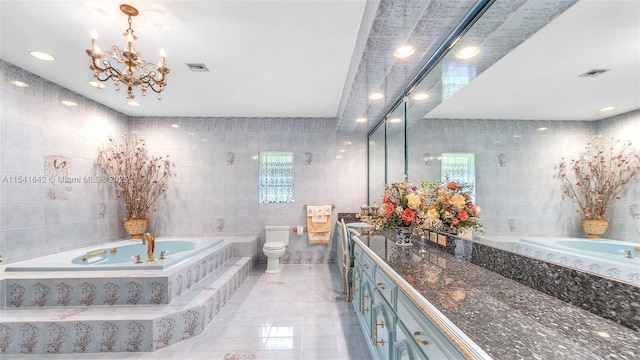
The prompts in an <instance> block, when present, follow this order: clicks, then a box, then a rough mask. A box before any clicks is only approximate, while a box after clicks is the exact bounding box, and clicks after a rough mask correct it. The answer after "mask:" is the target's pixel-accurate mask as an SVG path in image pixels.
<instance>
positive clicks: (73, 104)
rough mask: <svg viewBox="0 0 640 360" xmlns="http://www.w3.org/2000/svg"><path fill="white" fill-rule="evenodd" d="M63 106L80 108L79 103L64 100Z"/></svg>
mask: <svg viewBox="0 0 640 360" xmlns="http://www.w3.org/2000/svg"><path fill="white" fill-rule="evenodd" d="M62 105H64V106H78V103H76V102H73V101H69V100H62Z"/></svg>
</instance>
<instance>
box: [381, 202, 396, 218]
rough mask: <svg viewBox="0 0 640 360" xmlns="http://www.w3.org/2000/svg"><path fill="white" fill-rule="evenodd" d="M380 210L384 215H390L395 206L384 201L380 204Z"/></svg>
mask: <svg viewBox="0 0 640 360" xmlns="http://www.w3.org/2000/svg"><path fill="white" fill-rule="evenodd" d="M380 210H381V211H382V213H383V214H384V216H386V217H391V215H393V212H394V211H395V208H394V207H393V205H391V204H389V203H386V204H382V209H380Z"/></svg>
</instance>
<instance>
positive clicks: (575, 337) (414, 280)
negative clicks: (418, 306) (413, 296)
mask: <svg viewBox="0 0 640 360" xmlns="http://www.w3.org/2000/svg"><path fill="white" fill-rule="evenodd" d="M360 239H362V241H363V243H364V244H365V245H367V246H369V248H370V249H371V250H372V251H373V252H375V253H376V254H377V255H378V256H379V257H380V258H382V259H383V260H385V261H386V262H387V264H389V266H390V267H391V268H392V269H393V270H394V271H395V272H397V273H398V274H399V275H400V276H401V277H402V278H403V279H405V280H406V281H407V282H408V283H409V284H410V285H412V286H413V287H414V288H415V289H416V290H417V291H418V292H419V293H420V294H422V296H424V297H425V299H427V300H428V301H429V302H430V303H431V304H433V305H434V306H435V307H436V308H437V309H438V310H439V311H440V312H442V313H443V314H444V315H445V316H446V317H447V318H448V319H449V320H451V322H453V323H454V324H455V325H456V326H457V327H458V328H459V329H460V330H461V331H462V332H464V333H465V334H466V335H467V336H468V337H469V338H471V339H472V340H473V341H474V342H475V343H476V344H477V345H478V346H480V347H481V348H482V349H483V350H484V351H485V352H487V353H488V354H489V355H490V356H491V357H492V358H494V359H496V360H497V359H505V360H514V359H562V360H567V359H629V360H631V359H640V333H638V332H636V331H634V330H631V329H629V328H626V327H624V326H622V325H619V324H617V323H615V322H613V321H610V320H607V319H604V318H602V317H599V316H597V315H594V314H592V313H590V312H588V311H585V310H582V309H580V308H577V307H575V306H573V305H570V304H568V303H566V302H564V301H562V300H559V299H556V298H554V297H551V296H549V295H546V294H544V293H542V292H539V291H537V290H534V289H531V288H529V287H527V286H525V285H522V284H520V283H518V282H515V281H513V280H510V279H507V278H505V277H503V276H501V275H498V274H496V273H494V272H492V271H489V270H487V269H484V268H482V267H479V266H476V265H474V264H471V263H470V262H468V261H462V260H457V259H456V258H455V257H454V256H452V255H450V254H447V253H445V252H443V251H441V250H439V249H436V248H435V247H433V246H431V245H429V244H427V243H422V242H420V241H416V242H414V246H412V247H408V248H407V247H399V246H396V245H395V243H394V242H392V241H388V240H386V239H385V238H384V237H382V236H380V235H371V236H367V235H362V236H360Z"/></svg>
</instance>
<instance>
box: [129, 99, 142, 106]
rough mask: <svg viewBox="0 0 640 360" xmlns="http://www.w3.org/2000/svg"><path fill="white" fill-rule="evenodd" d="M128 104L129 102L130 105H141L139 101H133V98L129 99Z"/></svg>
mask: <svg viewBox="0 0 640 360" xmlns="http://www.w3.org/2000/svg"><path fill="white" fill-rule="evenodd" d="M127 104H129V105H131V106H140V103H139V102H137V101H133V100H130V101H127Z"/></svg>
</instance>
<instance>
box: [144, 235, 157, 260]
mask: <svg viewBox="0 0 640 360" xmlns="http://www.w3.org/2000/svg"><path fill="white" fill-rule="evenodd" d="M156 234H158V231H157V230H156ZM142 245H147V261H148V262H153V251H154V250H155V247H156V237H155V236H151V234H149V233H148V232H147V233H144V235H142Z"/></svg>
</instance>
